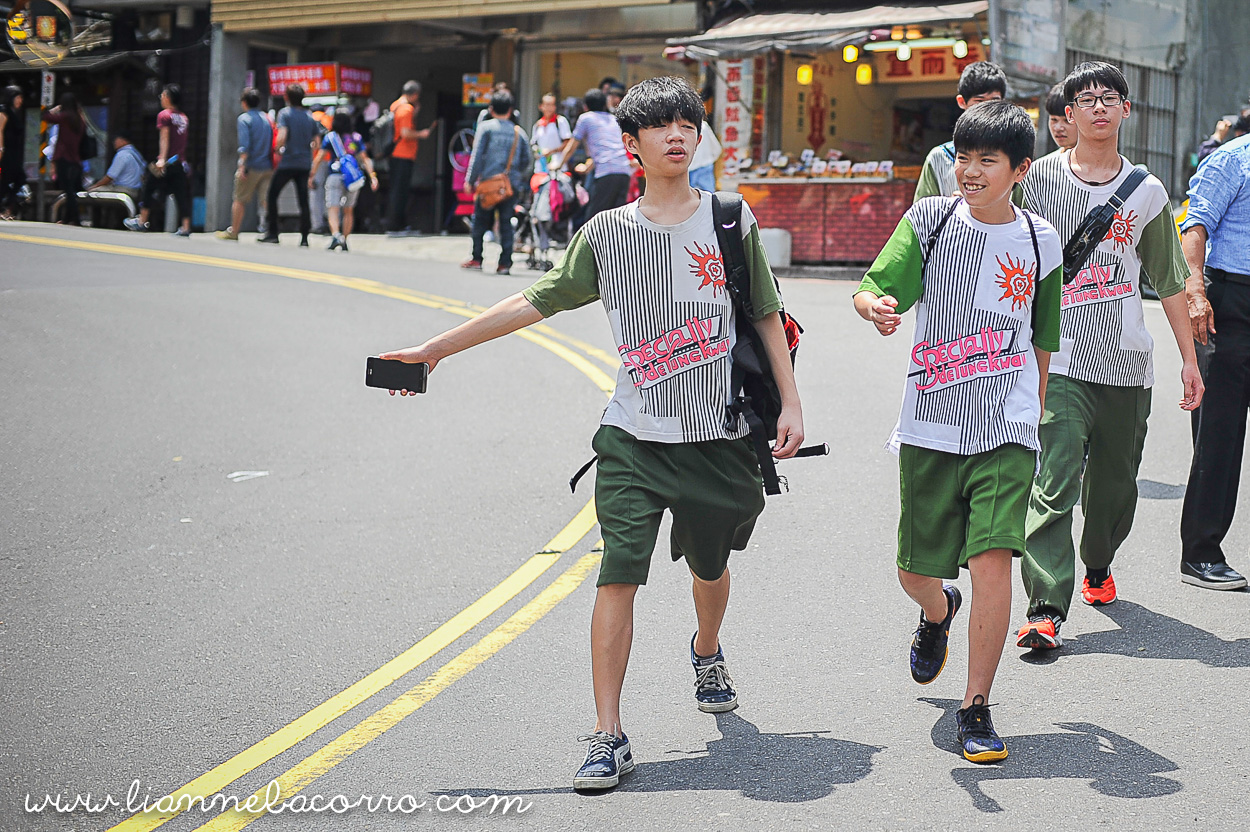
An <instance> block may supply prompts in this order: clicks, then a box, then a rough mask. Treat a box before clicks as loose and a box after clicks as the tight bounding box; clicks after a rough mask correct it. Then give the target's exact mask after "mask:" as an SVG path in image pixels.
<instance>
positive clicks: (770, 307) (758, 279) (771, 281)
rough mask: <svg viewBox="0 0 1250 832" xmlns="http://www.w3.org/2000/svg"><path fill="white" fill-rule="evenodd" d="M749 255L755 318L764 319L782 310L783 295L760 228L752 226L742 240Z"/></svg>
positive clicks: (748, 266)
mask: <svg viewBox="0 0 1250 832" xmlns="http://www.w3.org/2000/svg"><path fill="white" fill-rule="evenodd" d="M742 247H743V248H744V249H745V250H746V255H747V273H748V274H750V275H751V305H752V306H753V307H755V320H757V321H758V320H762V319H763V318H766V317H768V316H769V315H775V314H776V313H777V312H779V311H781V307H782V304H781V295H780V294H778V292H777V281H776V278H774V277H773V268H772V266H771V265H770V264H769V262H768V252H767V251H765V250H764V244H763V243H762V242H760V228H759V226H758V225H752V226H751V232H750V233H749V234H747V236H746V237H745V238H744V239H743V240H742Z"/></svg>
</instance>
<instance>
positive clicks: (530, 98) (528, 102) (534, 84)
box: [513, 43, 550, 138]
mask: <svg viewBox="0 0 1250 832" xmlns="http://www.w3.org/2000/svg"><path fill="white" fill-rule="evenodd" d="M517 50H518V52H517V57H518V59H519V63H520V66H521V69H520V72H518V73H517V79H516V86H515V87H514V88H513V92H514V93H515V94H516V96H517V112H519V113H520V114H521V116H522V118H521V126H522V127H524V128H525V129H526V130H529V129H530V126H531V125H532V124H533V123H534V122H535V121H537V120H538V105H539V103H540V102H541V100H542V97H543V95H544V94H545V93H547V92H550V90H543V89H539V87H538V85H539V84H540V83H541V81H542V78H541V77H540V75H541V64H540V62H539V56H540V53H539V51H538V50H537V49H536V48H534V47H533V46H530V45H528V44H524V43H521V44H517ZM531 138H532V137H531Z"/></svg>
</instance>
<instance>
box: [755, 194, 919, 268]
mask: <svg viewBox="0 0 1250 832" xmlns="http://www.w3.org/2000/svg"><path fill="white" fill-rule="evenodd" d="M915 189H916V185H915V183H914V182H909V181H907V180H897V181H891V182H875V183H874V182H866V183H855V182H837V181H827V182H819V183H798V182H795V183H787V184H782V183H777V184H772V183H758V184H756V183H751V184H746V183H744V184H742V185H739V186H738V191H739V192H740V193H741V194H742V196H743V198H744V199H745V200H746V201H747V203H748V204H750V206H751V210H752V211H753V212H754V213H755V216H756V218H757V219H758V220H759V224H760V227H761V228H784V229H786V230H787V231H789V232H790V235H791V238H792V243H791V244H792V249H791V251H792V254H791V259H792V260H793V261H794V262H795V263H855V262H866V261H871V260H872V259H873V258H875V257H876V256H877V252H879V251H881V249H882V247H883V246H884V245H885V242H886V240H888V239H889V238H890V234H891V233H892V232H893V231H894V227H895V226H896V225H898V221H899V219H900V218H901V217H902V216H903V214H904V212H906V211H907V209H908V208H909V207H911V198H912V194H913V193H914V192H915Z"/></svg>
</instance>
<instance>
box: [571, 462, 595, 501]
mask: <svg viewBox="0 0 1250 832" xmlns="http://www.w3.org/2000/svg"><path fill="white" fill-rule="evenodd" d="M598 461H599V455H598V454H595V455H594V456H592V457H591V458H590V462H587V463H586V464H585V465H583V466H582V467H581V468H578V469H577V473H576V474H574V475H573V477H572V479H570V480H569V491H571V492H573V493H574V494H576V493H577V483H578V481H579V480H580V479H581V478H582V477H584V476H586V472H587V471H589V470H590V466H592V465H594V464H595V463H596V462H598Z"/></svg>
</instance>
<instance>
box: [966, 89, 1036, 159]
mask: <svg viewBox="0 0 1250 832" xmlns="http://www.w3.org/2000/svg"><path fill="white" fill-rule="evenodd" d="M1036 140H1037V131H1036V130H1034V129H1033V119H1031V118H1029V114H1028V113H1026V112H1025V111H1024V110H1023V109H1021V108H1020V107H1018V106H1016V105H1015V104H1013V103H1011V102H1010V101H987V102H985V103H984V104H978V105H977V106H975V107H970V108H969V109H967V110H965V111H964V114H963V115H961V116H960V117H959V121H957V122H955V152H956V153H975V152H976V151H978V150H981V151H986V150H988V151H1002V152H1003V153H1006V154H1007V158H1008V159H1010V160H1011V166H1012V167H1013V168H1018V167H1020V163H1021V162H1023V161H1024V160H1025V159H1030V158H1032V156H1033V143H1034V142H1035V141H1036Z"/></svg>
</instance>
